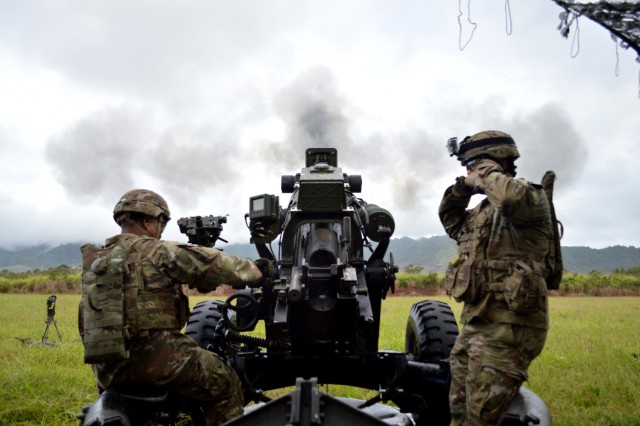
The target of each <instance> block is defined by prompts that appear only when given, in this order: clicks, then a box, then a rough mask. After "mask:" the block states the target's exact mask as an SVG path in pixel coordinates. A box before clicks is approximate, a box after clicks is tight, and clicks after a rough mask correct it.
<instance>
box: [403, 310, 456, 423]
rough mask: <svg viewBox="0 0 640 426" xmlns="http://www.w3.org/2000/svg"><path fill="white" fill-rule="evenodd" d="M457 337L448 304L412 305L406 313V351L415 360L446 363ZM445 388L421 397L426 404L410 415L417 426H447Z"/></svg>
mask: <svg viewBox="0 0 640 426" xmlns="http://www.w3.org/2000/svg"><path fill="white" fill-rule="evenodd" d="M457 337H458V325H457V323H456V319H455V317H454V316H453V312H452V311H451V308H450V307H449V305H448V304H446V303H444V302H439V301H437V300H423V301H421V302H418V303H415V304H414V305H413V306H412V307H411V311H410V312H409V318H408V320H407V332H406V335H405V351H406V352H408V353H410V354H412V355H414V356H415V360H416V361H420V362H428V363H439V362H440V361H444V360H448V358H449V356H450V355H451V349H453V345H454V343H455V342H456V338H457ZM448 393H449V392H448V386H447V387H446V388H439V389H424V393H423V394H422V395H421V398H422V399H423V400H424V402H425V403H426V405H419V406H417V407H415V408H416V411H415V412H412V415H413V420H414V422H415V424H416V426H446V425H449V422H450V421H451V416H450V414H449V398H448Z"/></svg>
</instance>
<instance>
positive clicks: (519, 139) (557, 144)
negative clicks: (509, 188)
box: [511, 104, 589, 189]
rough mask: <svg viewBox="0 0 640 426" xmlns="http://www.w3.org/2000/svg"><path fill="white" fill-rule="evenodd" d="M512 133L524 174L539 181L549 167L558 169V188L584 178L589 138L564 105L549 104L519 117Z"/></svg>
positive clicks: (514, 123)
mask: <svg viewBox="0 0 640 426" xmlns="http://www.w3.org/2000/svg"><path fill="white" fill-rule="evenodd" d="M511 132H512V134H513V136H514V137H515V138H516V143H518V147H519V150H520V154H521V155H522V157H521V159H520V160H519V161H518V163H519V164H520V171H521V172H522V175H523V176H524V177H526V178H527V179H530V180H536V181H537V180H539V179H540V178H541V177H542V175H543V174H544V172H545V171H546V170H555V171H556V174H557V176H558V189H563V188H565V189H566V188H567V187H569V186H571V185H572V184H574V183H575V182H576V181H577V180H578V178H580V176H581V174H582V170H583V169H584V165H585V164H586V161H587V157H588V155H589V152H588V149H587V145H586V142H585V138H584V137H583V136H582V135H580V133H579V132H578V130H577V129H576V127H575V126H574V124H573V122H572V121H571V118H570V117H569V114H568V113H567V111H566V110H565V109H564V108H563V107H562V106H560V105H558V104H547V105H544V106H542V107H540V108H538V109H537V110H535V111H533V112H532V113H531V114H529V115H526V116H520V117H517V118H515V119H514V120H513V122H512V130H511Z"/></svg>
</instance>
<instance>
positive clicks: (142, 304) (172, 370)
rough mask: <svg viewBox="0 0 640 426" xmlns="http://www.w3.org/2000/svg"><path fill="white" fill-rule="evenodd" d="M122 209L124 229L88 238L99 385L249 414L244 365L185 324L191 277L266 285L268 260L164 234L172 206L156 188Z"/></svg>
mask: <svg viewBox="0 0 640 426" xmlns="http://www.w3.org/2000/svg"><path fill="white" fill-rule="evenodd" d="M113 216H114V219H115V221H116V222H117V223H118V224H119V225H120V227H121V228H122V233H121V234H119V235H116V236H114V237H112V238H109V239H107V240H106V243H105V245H104V246H103V247H96V246H93V245H85V246H83V247H82V255H83V298H82V302H81V306H80V318H79V320H80V323H79V326H80V331H81V334H82V337H83V343H84V346H85V362H87V363H91V364H93V365H92V368H93V371H94V373H95V376H96V379H97V382H98V386H99V387H100V388H102V389H114V388H115V389H117V388H120V389H123V388H124V389H129V388H130V387H131V386H144V387H148V386H149V387H156V386H160V387H164V388H167V389H169V390H171V391H173V392H174V393H175V394H177V395H178V396H180V397H182V398H184V399H186V400H191V401H196V402H197V403H198V404H199V405H201V406H202V408H203V411H204V413H205V417H206V419H207V424H210V425H217V424H220V423H223V422H225V421H227V420H229V419H231V418H233V417H236V416H238V415H240V414H242V408H243V405H244V404H243V394H242V388H241V383H240V380H239V378H238V376H237V374H236V373H235V371H234V370H233V369H231V368H230V367H229V366H227V365H226V364H225V362H224V361H223V360H222V359H221V358H219V357H218V356H217V355H216V354H214V353H212V352H209V351H206V350H204V349H201V348H200V347H198V346H197V345H196V343H195V342H194V341H193V340H192V339H191V338H189V337H187V336H186V335H184V334H182V333H181V332H180V330H181V329H182V327H183V326H184V325H185V323H186V320H187V319H188V314H189V305H188V299H187V297H186V296H185V295H184V293H183V291H182V284H188V285H189V287H190V288H194V287H195V288H198V289H201V290H205V291H211V290H214V289H215V288H216V287H217V286H218V285H219V284H223V283H224V284H230V285H235V286H242V287H244V286H245V285H257V284H259V282H260V280H261V278H262V274H261V272H260V270H259V269H258V267H256V265H255V264H254V263H253V262H251V261H249V260H245V259H240V258H236V257H233V256H229V255H226V254H224V253H222V252H220V251H218V250H216V249H213V248H206V247H199V246H194V245H190V244H183V243H178V242H170V241H162V240H160V236H161V235H162V232H163V230H164V227H165V225H166V224H167V222H168V221H169V219H170V213H169V208H168V206H167V203H166V201H165V200H164V199H163V198H162V197H161V196H160V195H158V194H156V193H154V192H152V191H148V190H142V189H136V190H132V191H129V192H127V193H126V194H124V195H123V196H122V198H121V199H120V201H118V203H117V204H116V206H115V209H114V215H113Z"/></svg>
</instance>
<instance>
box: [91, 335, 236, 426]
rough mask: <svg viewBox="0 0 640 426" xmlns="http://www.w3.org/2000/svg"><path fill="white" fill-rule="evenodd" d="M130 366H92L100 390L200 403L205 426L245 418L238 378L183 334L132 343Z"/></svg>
mask: <svg viewBox="0 0 640 426" xmlns="http://www.w3.org/2000/svg"><path fill="white" fill-rule="evenodd" d="M129 346H130V347H129V351H130V356H129V358H128V359H126V360H121V361H113V362H107V363H101V364H95V365H94V366H93V371H94V374H95V375H96V378H97V381H98V385H99V386H101V387H102V388H103V389H112V388H114V387H122V386H128V385H135V386H151V387H164V388H166V389H168V390H170V391H172V392H173V393H174V394H175V395H178V396H179V397H180V398H184V399H186V400H189V401H193V402H196V403H198V404H199V405H200V406H201V407H202V408H203V411H204V413H205V417H206V419H207V425H218V424H221V423H224V422H225V421H227V420H230V419H232V418H234V417H237V416H239V415H240V414H242V412H243V405H244V401H243V394H242V385H241V383H240V379H239V378H238V375H237V374H236V372H235V371H234V370H233V369H232V368H230V367H229V366H228V365H226V364H225V363H224V361H223V360H222V359H221V358H220V357H219V356H218V355H216V354H214V353H212V352H209V351H206V350H204V349H202V348H200V347H198V346H197V345H196V343H195V342H194V341H193V340H192V339H190V338H189V337H187V336H185V335H184V334H182V333H179V332H176V331H170V330H152V331H150V332H149V335H148V336H144V337H134V338H132V339H131V342H130V345H129Z"/></svg>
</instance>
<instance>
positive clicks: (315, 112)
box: [273, 67, 353, 167]
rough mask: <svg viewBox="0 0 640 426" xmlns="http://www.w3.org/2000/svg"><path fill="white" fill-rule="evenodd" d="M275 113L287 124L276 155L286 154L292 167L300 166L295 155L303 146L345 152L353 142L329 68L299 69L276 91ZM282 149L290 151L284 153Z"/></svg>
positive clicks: (344, 102) (345, 105)
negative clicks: (294, 76)
mask: <svg viewBox="0 0 640 426" xmlns="http://www.w3.org/2000/svg"><path fill="white" fill-rule="evenodd" d="M273 110H274V113H275V114H276V115H277V116H278V117H279V118H280V119H282V120H283V122H284V125H285V128H286V136H285V140H284V141H283V143H282V145H283V146H282V148H281V149H280V150H277V153H278V154H280V157H279V158H281V159H282V158H288V159H289V160H290V161H288V163H289V165H290V166H291V167H296V166H297V167H300V164H299V163H295V162H294V161H295V159H297V158H299V157H300V154H301V153H303V152H304V149H305V148H313V147H333V148H337V149H338V156H339V158H340V153H341V152H342V153H344V152H347V151H348V150H349V148H350V146H351V145H352V144H353V141H352V139H351V136H350V135H349V131H350V127H351V124H350V120H349V118H348V115H349V114H348V103H347V100H346V99H345V98H344V97H343V96H342V95H341V94H340V93H339V90H338V87H337V83H336V81H335V78H334V77H333V74H332V73H331V71H330V70H329V69H328V68H325V67H316V68H312V69H309V70H307V71H305V72H303V73H301V74H300V75H299V76H298V77H297V78H296V79H295V80H294V81H293V82H292V83H291V84H290V85H288V86H286V87H284V88H283V89H282V90H281V91H280V93H279V94H277V96H276V98H275V99H274V103H273ZM285 152H290V153H291V154H289V155H286V156H283V155H282V154H283V153H285Z"/></svg>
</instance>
